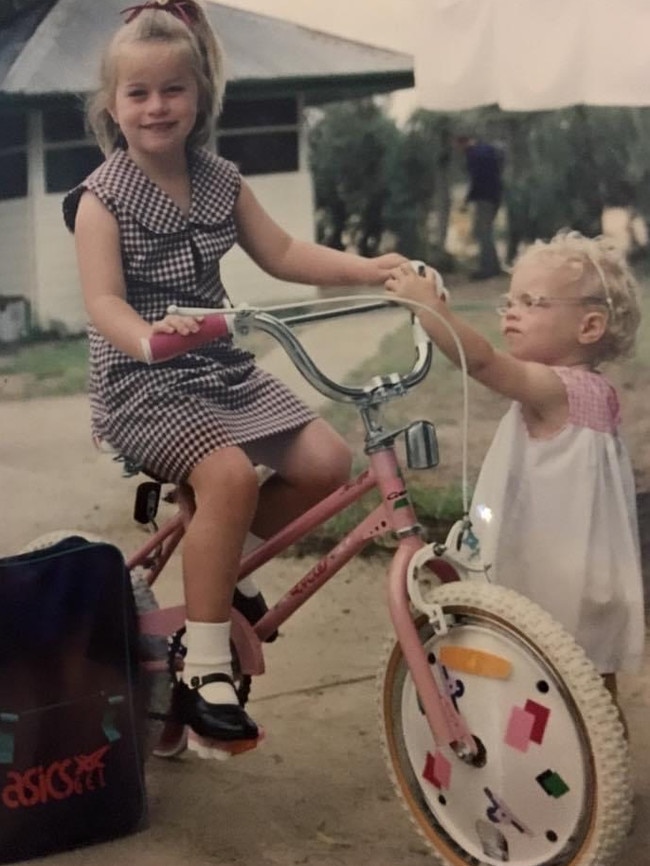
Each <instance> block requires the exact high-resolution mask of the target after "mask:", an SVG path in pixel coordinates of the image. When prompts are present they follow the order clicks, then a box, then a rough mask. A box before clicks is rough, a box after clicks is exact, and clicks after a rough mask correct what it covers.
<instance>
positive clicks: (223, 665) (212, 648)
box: [182, 620, 237, 704]
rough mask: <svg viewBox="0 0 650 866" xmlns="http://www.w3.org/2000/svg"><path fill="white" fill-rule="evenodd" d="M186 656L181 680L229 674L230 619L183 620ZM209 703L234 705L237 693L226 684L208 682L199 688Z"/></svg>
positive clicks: (230, 669)
mask: <svg viewBox="0 0 650 866" xmlns="http://www.w3.org/2000/svg"><path fill="white" fill-rule="evenodd" d="M185 628H186V633H185V641H186V644H187V655H186V656H185V662H184V665H183V673H182V678H183V682H184V683H186V684H187V685H190V683H191V680H192V677H205V676H207V675H208V674H227V675H228V676H229V677H231V676H232V656H231V653H230V622H190V621H189V620H186V622H185ZM199 692H200V694H201V697H202V698H203V699H204V700H206V701H207V702H208V703H209V704H236V703H237V695H236V694H235V690H234V689H233V688H232V686H231V685H230V684H229V683H208V684H207V685H205V686H201V687H200V689H199Z"/></svg>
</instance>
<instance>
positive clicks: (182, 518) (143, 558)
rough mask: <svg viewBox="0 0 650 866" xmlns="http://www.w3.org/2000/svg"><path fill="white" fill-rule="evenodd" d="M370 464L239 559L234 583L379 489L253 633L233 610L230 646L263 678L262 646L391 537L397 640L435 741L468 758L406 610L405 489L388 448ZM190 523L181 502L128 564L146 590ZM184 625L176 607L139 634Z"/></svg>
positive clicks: (411, 527) (408, 525)
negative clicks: (376, 498) (143, 573)
mask: <svg viewBox="0 0 650 866" xmlns="http://www.w3.org/2000/svg"><path fill="white" fill-rule="evenodd" d="M368 457H369V463H370V466H369V468H368V469H366V470H365V471H364V472H362V473H361V474H360V475H358V476H357V477H356V478H354V479H353V480H352V481H350V482H348V483H347V484H344V485H342V486H341V487H340V488H339V489H338V490H336V491H335V492H334V493H332V494H330V495H329V496H328V497H326V498H325V499H324V500H322V501H321V502H319V503H317V504H316V505H314V506H313V507H312V508H310V509H309V510H308V511H307V512H306V513H304V514H303V515H301V516H300V517H298V518H297V519H295V520H294V521H292V522H291V523H290V524H288V525H287V526H286V527H284V529H282V530H280V532H278V533H277V534H276V535H275V536H274V537H273V538H271V539H269V540H268V541H266V542H264V543H263V544H262V545H261V546H260V547H258V548H257V549H256V550H255V551H253V552H252V553H250V554H249V555H248V556H247V557H245V558H244V559H243V560H242V564H241V569H240V573H239V577H240V578H242V577H245V576H246V575H248V574H250V573H252V572H254V571H255V570H256V569H257V568H259V567H260V566H262V565H264V564H265V563H266V562H268V561H269V560H271V559H272V558H273V557H275V556H276V555H277V554H278V553H281V552H282V551H284V550H286V549H287V548H288V547H289V546H290V545H291V544H293V543H294V542H295V541H297V540H298V539H300V538H302V537H304V536H305V535H307V534H308V533H309V532H311V531H312V530H314V529H315V528H317V527H318V526H320V525H322V524H323V523H324V522H325V521H326V520H328V519H329V518H331V517H333V516H334V515H335V514H338V513H340V512H341V511H343V510H344V509H345V508H347V507H348V506H349V505H351V504H352V503H354V502H357V501H358V500H360V499H361V498H362V497H364V496H365V495H366V494H368V493H369V492H371V491H372V490H379V492H380V494H381V497H382V501H381V503H380V504H379V505H378V506H377V507H376V508H375V509H374V510H373V511H372V512H371V513H370V514H368V515H367V516H366V517H365V518H364V519H363V520H361V521H360V523H359V524H358V525H357V526H355V527H354V528H353V529H352V530H351V531H350V532H349V533H348V534H347V535H346V536H345V537H344V538H343V539H342V540H341V541H340V542H339V543H338V544H336V545H335V547H333V549H332V550H330V551H329V552H328V553H327V554H326V555H325V556H323V557H322V558H321V559H319V560H318V562H317V563H316V564H315V565H314V566H313V567H312V568H311V569H310V570H309V571H308V572H307V573H306V574H305V575H304V576H303V577H302V578H301V579H300V580H299V581H298V582H297V583H296V584H294V585H293V586H292V587H291V588H290V589H289V590H288V591H287V592H286V593H285V594H284V595H283V596H282V597H281V598H280V599H279V600H278V601H277V602H276V603H275V605H274V606H273V607H272V608H271V609H270V610H269V611H268V613H267V614H265V616H264V617H262V619H260V620H259V621H258V622H257V623H256V624H255V626H254V627H251V626H250V625H249V624H248V623H246V622H245V621H243V618H242V617H241V616H240V615H239V614H237V611H233V641H234V642H235V645H236V646H237V649H238V655H239V664H240V667H241V670H242V673H244V674H250V675H258V674H261V673H263V671H264V661H263V657H262V652H261V646H262V643H261V642H262V641H263V640H264V639H265V638H266V637H268V635H270V634H272V633H273V632H274V631H275V630H276V629H277V628H279V627H280V626H281V625H282V624H283V623H285V622H286V620H287V619H288V618H289V617H290V616H291V615H292V614H293V613H294V612H295V611H296V610H297V609H298V608H300V607H301V606H302V605H303V604H304V603H305V602H306V601H307V600H308V599H309V598H311V596H312V595H314V593H316V592H317V591H318V590H319V589H320V588H321V587H322V586H324V585H325V584H326V583H327V582H328V581H329V580H330V579H331V578H332V577H333V576H334V575H335V574H337V573H338V572H339V571H340V569H341V568H342V567H343V566H344V565H346V564H347V563H348V562H349V561H350V560H351V559H353V558H354V556H356V555H357V554H358V553H359V552H360V551H361V550H362V549H363V548H364V547H365V546H366V545H367V544H368V543H369V542H370V541H371V540H372V539H373V538H376V537H379V536H382V535H385V534H387V533H389V532H392V533H394V534H395V535H396V536H397V538H398V545H397V550H396V551H395V554H394V556H393V558H392V561H391V564H390V566H389V569H388V606H389V612H390V616H391V620H392V623H393V627H394V629H395V633H396V636H397V639H398V641H399V643H400V646H401V648H402V651H403V653H404V657H405V659H406V661H407V664H408V667H409V670H410V672H411V676H412V677H413V680H414V682H415V685H416V688H417V690H418V694H419V696H420V700H421V703H422V708H423V710H424V713H425V715H426V717H427V720H428V722H429V726H430V728H431V731H432V734H433V736H434V738H435V740H436V742H438V743H443V742H444V743H450V744H451V743H456V744H459V745H461V744H462V747H464V749H465V750H466V751H469V753H470V754H471V753H473V752H474V751H475V744H474V740H473V738H472V736H471V734H470V732H469V730H468V729H467V727H466V725H465V723H464V721H463V719H462V717H461V716H460V715H459V714H458V713H457V711H456V710H455V709H454V707H453V703H452V700H451V698H450V696H449V695H448V694H447V693H445V692H442V693H441V691H440V688H439V687H438V685H437V683H436V681H435V678H434V675H433V673H432V671H431V666H430V662H429V660H428V659H427V657H426V655H425V653H424V650H423V648H422V646H421V644H420V641H419V639H418V635H417V631H416V629H415V626H414V623H413V619H412V616H411V613H410V609H409V598H408V594H407V591H406V573H407V568H408V564H409V562H410V560H411V558H412V556H413V555H414V554H415V553H416V552H417V551H418V550H420V549H421V548H422V547H423V546H424V541H423V540H422V538H421V535H420V526H419V524H418V521H417V517H416V515H415V512H414V510H413V506H412V504H411V500H410V497H409V494H408V490H407V489H406V487H405V484H404V479H403V476H402V472H401V469H400V465H399V462H398V460H397V456H396V453H395V446H394V443H392V442H391V443H390V444H386V445H384V446H383V447H381V448H380V449H378V450H376V451H373V452H372V453H370V454H369V455H368ZM190 517H191V512H190V510H189V508H188V507H187V505H186V504H184V503H183V501H182V500H181V502H180V508H179V513H178V514H177V515H175V516H174V517H172V518H171V519H170V520H169V521H168V522H167V523H166V524H165V525H164V526H162V527H161V528H160V529H159V530H158V531H157V532H156V533H155V534H154V535H153V536H152V538H151V539H150V540H149V541H148V542H147V543H146V544H145V545H143V546H142V547H141V548H140V549H139V550H137V551H136V552H135V553H134V554H133V555H132V556H131V557H130V559H129V560H128V561H127V567H128V568H129V569H132V568H136V567H138V566H140V567H146V568H149V570H150V571H149V575H148V578H147V579H148V582H149V584H150V585H151V584H153V583H154V582H155V580H156V578H157V577H158V575H159V574H160V572H161V570H162V568H163V567H164V565H165V564H166V563H167V561H168V560H169V558H170V556H171V555H172V553H173V551H174V549H175V548H176V546H177V545H178V543H179V542H180V540H181V538H182V536H183V534H184V531H185V525H186V523H187V521H188V520H189V518H190ZM152 556H153V562H152V561H151V559H152ZM184 619H185V609H184V606H182V605H179V606H177V607H173V608H167V609H165V610H160V611H152V612H149V613H145V614H143V615H142V616H141V618H140V620H141V631H142V633H144V634H161V633H165V634H171V633H173V632H174V631H176V630H177V629H179V628H181V626H182V625H183V624H184Z"/></svg>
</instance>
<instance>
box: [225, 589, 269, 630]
mask: <svg viewBox="0 0 650 866" xmlns="http://www.w3.org/2000/svg"><path fill="white" fill-rule="evenodd" d="M232 606H233V607H234V608H235V610H238V611H239V613H240V614H241V615H242V616H243V617H244V619H246V620H248V622H249V623H250V624H251V625H255V623H256V622H259V621H260V620H261V619H262V617H263V616H264V614H265V613H268V611H269V608H268V605H267V603H266V601H265V600H264V596H263V595H262V593H261V592H258V593H257V595H253V596H248V595H244V593H243V592H241V591H240V590H239V589H237V587H235V594H234V596H233V599H232ZM277 636H278V632H277V631H274V632H271V634H270V635H269V636H268V637H267V638H265V639H264V643H273V641H274V640H275V639H276V638H277Z"/></svg>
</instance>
